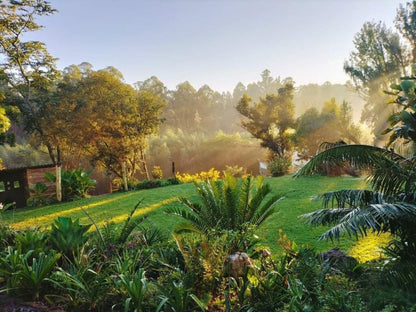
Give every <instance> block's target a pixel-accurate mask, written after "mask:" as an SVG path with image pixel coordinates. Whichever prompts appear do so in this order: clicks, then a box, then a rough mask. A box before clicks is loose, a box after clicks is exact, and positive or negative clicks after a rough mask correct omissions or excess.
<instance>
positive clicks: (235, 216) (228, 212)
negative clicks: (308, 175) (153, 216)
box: [165, 175, 283, 234]
mask: <svg viewBox="0 0 416 312" xmlns="http://www.w3.org/2000/svg"><path fill="white" fill-rule="evenodd" d="M194 185H195V188H196V191H197V193H198V196H199V201H195V202H191V201H190V200H188V199H186V198H180V199H179V202H180V203H181V204H182V206H183V207H181V208H178V207H171V208H168V209H167V210H166V211H165V212H166V213H167V214H173V215H177V216H180V217H181V218H183V219H184V220H185V222H182V223H180V224H179V225H178V226H177V228H176V232H183V231H194V232H200V233H204V234H209V232H211V231H212V230H214V231H221V230H236V231H244V229H245V228H247V225H251V226H255V227H257V226H259V225H261V224H262V223H263V222H264V221H265V220H266V219H267V218H268V217H270V216H271V215H272V214H273V213H274V212H275V206H276V203H277V202H278V201H280V200H281V199H282V198H283V196H282V195H272V196H269V197H268V198H267V196H268V195H269V194H270V192H271V189H270V186H269V185H268V184H263V178H262V177H257V178H253V177H251V176H248V177H246V178H244V179H239V180H238V179H236V178H235V177H233V176H231V175H226V176H225V178H224V180H223V181H212V180H207V181H205V182H200V183H197V182H194Z"/></svg>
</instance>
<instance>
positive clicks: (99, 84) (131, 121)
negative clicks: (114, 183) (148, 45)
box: [45, 67, 165, 176]
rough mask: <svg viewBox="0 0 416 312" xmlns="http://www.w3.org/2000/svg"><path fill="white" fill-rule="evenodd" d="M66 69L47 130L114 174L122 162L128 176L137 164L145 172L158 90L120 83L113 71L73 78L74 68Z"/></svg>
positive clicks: (119, 172)
mask: <svg viewBox="0 0 416 312" xmlns="http://www.w3.org/2000/svg"><path fill="white" fill-rule="evenodd" d="M71 68H72V69H71V70H70V71H69V70H68V72H69V73H70V76H69V77H67V76H66V75H64V79H63V82H62V83H61V84H60V86H59V90H58V94H59V96H58V100H57V102H56V105H55V107H54V108H53V109H51V110H50V111H51V112H55V113H56V114H55V115H54V116H53V118H51V120H55V122H54V123H52V124H51V127H50V128H49V129H50V131H51V135H53V136H57V137H59V138H60V140H61V142H66V146H67V147H71V148H75V150H79V151H81V153H82V155H83V156H85V157H87V158H88V159H89V160H90V161H91V162H92V163H93V164H94V165H97V166H100V167H103V168H105V169H106V170H107V171H108V172H111V173H113V174H115V175H117V176H122V164H123V163H126V164H127V168H126V169H127V175H128V176H132V175H134V174H135V172H136V171H137V170H138V169H139V168H143V169H144V172H145V173H147V172H146V171H147V166H146V163H145V153H144V152H145V148H146V144H147V143H146V140H147V137H148V136H149V135H151V134H153V133H154V132H155V131H156V130H157V129H158V126H159V125H160V123H161V121H162V120H161V118H160V114H161V111H162V108H163V107H164V106H165V102H164V101H163V100H162V99H161V98H160V96H159V95H154V94H153V93H151V92H149V91H136V90H134V89H133V88H132V87H131V86H130V85H128V84H125V83H124V82H123V81H122V80H121V77H122V76H121V75H120V73H119V72H118V70H115V69H111V70H108V68H107V69H104V70H100V71H88V73H86V74H85V76H84V77H81V79H78V80H77V79H74V78H73V77H74V75H72V74H74V73H75V76H78V73H79V71H78V70H77V69H76V68H75V67H71ZM45 120H46V119H45ZM140 164H142V165H143V166H140Z"/></svg>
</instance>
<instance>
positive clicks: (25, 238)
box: [15, 229, 48, 257]
mask: <svg viewBox="0 0 416 312" xmlns="http://www.w3.org/2000/svg"><path fill="white" fill-rule="evenodd" d="M46 240H47V235H46V233H45V232H41V231H39V229H31V230H29V231H25V232H21V233H17V234H16V236H15V244H16V248H17V250H18V251H19V252H20V253H22V254H23V253H27V252H29V251H32V252H33V254H32V255H33V256H34V257H37V256H38V255H39V254H40V253H41V252H46V251H48V247H47V245H46V243H47V242H46Z"/></svg>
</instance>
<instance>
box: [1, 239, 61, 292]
mask: <svg viewBox="0 0 416 312" xmlns="http://www.w3.org/2000/svg"><path fill="white" fill-rule="evenodd" d="M32 253H33V250H29V251H28V252H26V253H21V252H20V251H19V250H14V249H13V248H12V247H10V246H9V247H8V252H7V254H6V255H5V257H1V258H0V275H1V276H2V277H4V278H5V280H6V281H7V283H6V285H5V291H7V292H8V293H15V294H18V295H19V296H27V295H29V296H31V299H34V300H39V299H40V296H41V293H42V291H44V290H46V289H47V288H48V285H47V279H48V278H49V277H50V275H51V273H52V271H53V270H54V268H55V264H56V262H57V261H58V259H59V258H60V257H61V255H60V254H57V253H55V252H54V251H51V252H50V253H49V254H48V255H46V254H45V253H44V252H40V253H39V255H38V256H37V257H33V258H32V259H31V256H32Z"/></svg>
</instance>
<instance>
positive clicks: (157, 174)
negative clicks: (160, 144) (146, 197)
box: [152, 166, 163, 180]
mask: <svg viewBox="0 0 416 312" xmlns="http://www.w3.org/2000/svg"><path fill="white" fill-rule="evenodd" d="M152 178H153V179H155V180H157V179H162V178H163V171H162V168H160V166H153V169H152Z"/></svg>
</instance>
